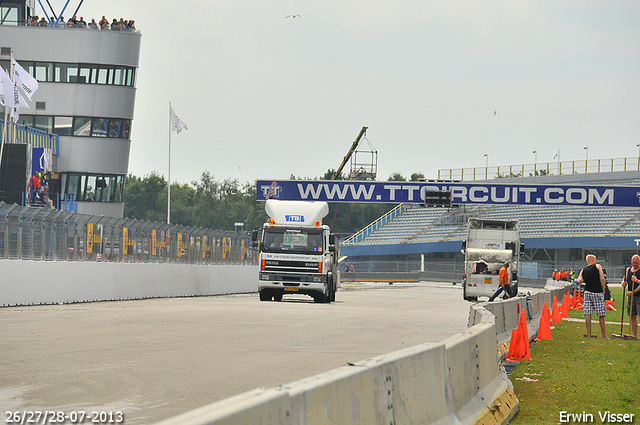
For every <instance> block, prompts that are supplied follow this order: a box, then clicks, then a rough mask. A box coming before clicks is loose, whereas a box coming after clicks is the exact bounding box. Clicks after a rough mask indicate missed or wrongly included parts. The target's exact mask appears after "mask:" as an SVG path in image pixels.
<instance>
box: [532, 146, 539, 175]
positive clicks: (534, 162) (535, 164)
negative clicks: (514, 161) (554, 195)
mask: <svg viewBox="0 0 640 425" xmlns="http://www.w3.org/2000/svg"><path fill="white" fill-rule="evenodd" d="M531 153H533V175H534V176H537V175H538V171H537V170H536V169H537V168H538V166H537V164H538V151H536V150H534V151H532V152H531Z"/></svg>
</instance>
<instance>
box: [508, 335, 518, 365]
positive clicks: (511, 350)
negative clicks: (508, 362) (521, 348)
mask: <svg viewBox="0 0 640 425" xmlns="http://www.w3.org/2000/svg"><path fill="white" fill-rule="evenodd" d="M517 340H518V329H517V328H515V329H514V330H512V331H511V340H510V341H509V352H508V353H507V359H510V358H512V357H514V356H516V351H517V347H516V345H517Z"/></svg>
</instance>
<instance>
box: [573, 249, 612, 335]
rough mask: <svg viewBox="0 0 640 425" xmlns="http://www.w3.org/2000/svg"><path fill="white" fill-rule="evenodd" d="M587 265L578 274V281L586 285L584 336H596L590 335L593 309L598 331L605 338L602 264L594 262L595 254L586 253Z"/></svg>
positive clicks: (604, 284)
mask: <svg viewBox="0 0 640 425" xmlns="http://www.w3.org/2000/svg"><path fill="white" fill-rule="evenodd" d="M586 260H587V264H588V265H587V267H585V268H584V269H582V271H581V272H580V275H579V276H578V283H583V282H584V284H585V285H586V287H585V290H584V304H583V310H582V311H583V312H584V324H585V327H586V329H587V333H586V334H585V335H584V336H585V337H586V338H592V337H593V338H596V336H595V335H591V315H592V314H593V311H594V310H595V312H596V315H597V316H598V321H599V322H600V331H601V333H602V338H603V339H609V338H607V330H606V325H605V317H606V314H607V312H606V306H605V303H604V293H605V287H606V283H605V280H604V272H603V271H602V266H601V265H600V264H598V263H597V262H596V256H595V255H593V254H589V255H587V258H586Z"/></svg>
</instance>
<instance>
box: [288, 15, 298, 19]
mask: <svg viewBox="0 0 640 425" xmlns="http://www.w3.org/2000/svg"><path fill="white" fill-rule="evenodd" d="M287 18H301V16H300V15H288V16H285V17H284V19H287Z"/></svg>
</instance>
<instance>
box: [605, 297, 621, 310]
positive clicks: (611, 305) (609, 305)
mask: <svg viewBox="0 0 640 425" xmlns="http://www.w3.org/2000/svg"><path fill="white" fill-rule="evenodd" d="M604 305H605V306H606V307H607V308H606V309H607V310H613V311H618V310H616V303H615V301H614V300H606V301H605V302H604Z"/></svg>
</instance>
